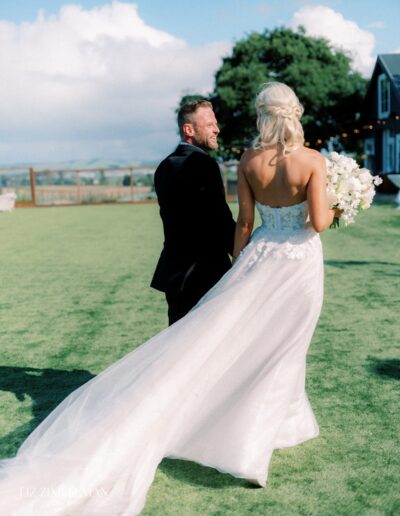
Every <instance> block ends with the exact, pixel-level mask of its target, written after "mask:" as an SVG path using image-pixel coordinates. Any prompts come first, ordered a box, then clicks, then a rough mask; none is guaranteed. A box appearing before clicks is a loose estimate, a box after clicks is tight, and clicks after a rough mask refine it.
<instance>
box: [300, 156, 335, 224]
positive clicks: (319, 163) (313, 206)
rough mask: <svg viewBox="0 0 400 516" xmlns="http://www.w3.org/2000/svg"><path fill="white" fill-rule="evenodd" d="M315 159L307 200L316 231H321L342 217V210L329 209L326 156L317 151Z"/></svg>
mask: <svg viewBox="0 0 400 516" xmlns="http://www.w3.org/2000/svg"><path fill="white" fill-rule="evenodd" d="M313 161H314V164H313V167H312V172H311V177H310V180H309V182H308V185H307V201H308V209H309V214H310V220H311V224H312V226H313V228H314V229H315V231H317V232H318V233H320V232H321V231H324V230H325V229H327V228H328V227H329V226H330V225H331V224H332V222H333V219H334V217H340V211H339V210H331V209H329V204H328V196H327V192H326V163H325V158H324V157H323V156H322V155H321V154H319V153H316V155H315V156H313Z"/></svg>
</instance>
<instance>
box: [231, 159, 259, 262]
mask: <svg viewBox="0 0 400 516" xmlns="http://www.w3.org/2000/svg"><path fill="white" fill-rule="evenodd" d="M243 162H244V160H243V157H242V160H241V161H240V164H239V168H238V182H237V189H238V197H239V215H238V219H237V222H236V230H235V243H234V246H233V255H232V256H233V259H234V260H235V259H236V258H237V257H238V256H239V253H240V252H241V250H242V249H243V248H244V247H245V246H246V245H247V243H248V241H249V239H250V235H251V232H252V230H253V226H254V197H253V193H252V191H251V189H250V186H249V183H248V182H247V179H246V176H245V173H244V170H243V168H244V164H243Z"/></svg>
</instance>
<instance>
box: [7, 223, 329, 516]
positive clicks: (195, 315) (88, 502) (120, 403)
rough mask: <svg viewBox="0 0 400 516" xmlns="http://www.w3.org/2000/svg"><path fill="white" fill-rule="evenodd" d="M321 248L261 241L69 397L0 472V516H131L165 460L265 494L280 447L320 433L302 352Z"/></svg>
mask: <svg viewBox="0 0 400 516" xmlns="http://www.w3.org/2000/svg"><path fill="white" fill-rule="evenodd" d="M322 298H323V261H322V249H321V242H320V239H319V236H318V235H317V234H316V233H315V232H314V231H312V230H310V229H308V230H301V231H297V232H296V233H295V234H290V235H285V234H284V233H283V232H280V233H274V232H268V231H267V230H265V229H263V228H262V227H261V228H259V229H258V230H256V232H255V233H254V235H253V237H252V241H251V243H250V244H249V245H248V246H247V247H246V248H245V250H244V251H243V252H242V253H241V255H240V257H239V259H238V260H237V262H236V264H235V265H234V267H233V268H232V269H231V270H230V271H228V272H227V273H226V274H225V276H224V277H223V278H222V279H221V281H220V282H219V283H218V284H217V285H216V286H215V287H214V288H213V289H212V290H211V291H210V292H209V293H208V294H206V296H205V297H204V298H203V299H202V300H201V301H200V302H199V304H198V305H197V306H196V307H195V308H194V309H193V310H192V311H191V312H190V313H189V314H188V315H187V316H186V317H184V318H183V319H181V320H180V321H178V322H177V323H175V324H174V325H172V326H171V327H169V328H167V329H166V330H164V331H162V332H161V333H159V334H158V335H156V336H155V337H153V338H151V339H150V340H149V341H147V342H146V343H144V344H143V345H142V346H140V347H138V348H137V349H135V350H133V351H132V352H131V353H129V354H128V355H126V356H124V357H123V358H122V359H120V360H119V361H118V362H116V363H115V364H113V365H112V366H110V367H109V368H107V369H106V370H105V371H103V372H102V373H101V374H99V375H98V376H97V377H95V378H93V379H92V380H90V381H89V382H87V383H86V384H84V385H82V386H81V387H80V388H78V389H77V390H75V391H74V392H72V393H71V394H70V395H69V396H68V397H67V398H66V399H65V400H64V401H63V402H62V403H61V404H60V405H59V406H58V407H57V408H56V409H55V410H54V411H53V412H51V413H50V414H49V416H48V417H47V418H46V419H45V420H44V421H43V422H42V423H41V424H40V425H39V426H38V427H37V428H36V429H35V430H34V431H33V432H32V433H31V434H30V435H29V437H28V438H27V439H26V441H25V442H24V443H23V444H22V446H21V447H20V449H19V450H18V453H17V455H16V457H14V458H11V459H6V460H2V461H0V514H4V515H7V516H8V515H18V516H27V515H30V516H33V515H35V516H36V515H39V514H40V515H41V516H56V515H57V516H60V515H65V516H66V515H74V516H77V515H79V516H94V515H96V516H102V515H104V516H111V515H125V516H128V515H129V516H132V515H135V514H138V513H140V511H141V510H142V509H143V507H144V504H145V499H146V494H147V491H148V489H149V487H150V486H151V483H152V481H153V479H154V476H155V473H156V469H157V466H158V464H159V463H160V462H161V460H162V459H163V458H164V457H172V458H181V459H187V460H192V461H196V462H198V463H201V464H204V465H207V466H211V467H213V468H216V469H217V470H219V471H221V472H224V473H230V474H231V475H233V476H235V477H240V478H249V479H257V480H258V482H259V483H260V484H262V485H265V483H266V481H267V474H268V464H269V461H270V458H271V454H272V452H273V450H274V449H276V448H283V447H288V446H293V445H296V444H298V443H301V442H303V441H305V440H307V439H311V438H313V437H316V436H317V435H318V425H317V422H316V420H315V417H314V414H313V412H312V409H311V407H310V403H309V401H308V399H307V395H306V392H305V387H304V386H305V368H306V353H307V349H308V346H309V344H310V341H311V338H312V335H313V332H314V329H315V326H316V323H317V320H318V317H319V314H320V310H321V305H322Z"/></svg>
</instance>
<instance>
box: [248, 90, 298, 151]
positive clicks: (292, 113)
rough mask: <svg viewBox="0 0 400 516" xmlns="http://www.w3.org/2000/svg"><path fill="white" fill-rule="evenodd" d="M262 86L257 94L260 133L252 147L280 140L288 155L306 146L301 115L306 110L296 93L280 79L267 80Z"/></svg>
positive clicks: (258, 147) (267, 144)
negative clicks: (304, 144)
mask: <svg viewBox="0 0 400 516" xmlns="http://www.w3.org/2000/svg"><path fill="white" fill-rule="evenodd" d="M261 88H262V89H261V91H260V93H259V94H258V95H257V97H256V110H257V129H258V131H259V135H258V136H257V138H256V139H255V140H254V142H253V149H265V148H267V147H269V146H271V145H276V144H277V143H281V144H282V145H283V153H284V154H286V153H289V152H291V151H293V150H294V149H296V148H297V147H299V146H301V145H303V143H304V132H303V127H302V125H301V123H300V118H301V115H302V114H303V112H304V109H303V106H302V105H301V104H300V102H299V99H298V98H297V96H296V94H295V92H294V91H293V90H292V89H291V88H289V86H287V85H286V84H283V83H281V82H268V83H266V84H263V85H262V86H261Z"/></svg>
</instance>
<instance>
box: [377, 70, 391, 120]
mask: <svg viewBox="0 0 400 516" xmlns="http://www.w3.org/2000/svg"><path fill="white" fill-rule="evenodd" d="M385 79H386V80H387V84H388V108H387V110H386V111H382V110H381V108H382V83H383V81H384V80H385ZM389 113H390V81H389V77H387V75H386V74H385V73H381V75H379V76H378V117H379V118H387V117H388V116H389Z"/></svg>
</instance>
